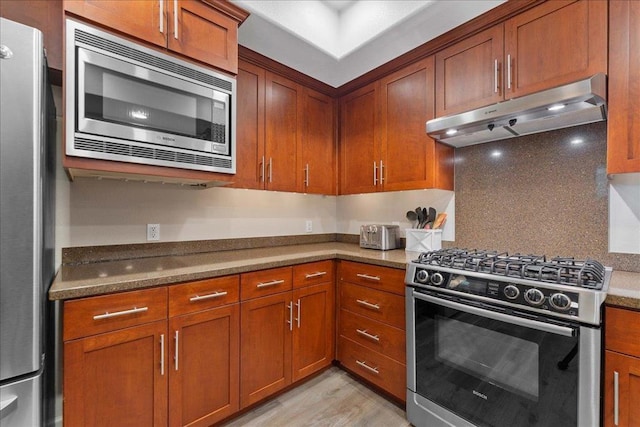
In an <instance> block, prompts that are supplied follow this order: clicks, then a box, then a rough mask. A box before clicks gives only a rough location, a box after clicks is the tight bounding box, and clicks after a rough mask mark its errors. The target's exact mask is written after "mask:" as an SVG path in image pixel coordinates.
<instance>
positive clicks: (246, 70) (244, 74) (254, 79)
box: [230, 61, 266, 189]
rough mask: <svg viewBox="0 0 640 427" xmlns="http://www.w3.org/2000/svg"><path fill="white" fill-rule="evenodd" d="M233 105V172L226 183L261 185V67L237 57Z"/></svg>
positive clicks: (263, 175)
mask: <svg viewBox="0 0 640 427" xmlns="http://www.w3.org/2000/svg"><path fill="white" fill-rule="evenodd" d="M237 85H238V86H237V88H238V90H237V105H236V110H237V114H236V129H237V132H236V174H235V175H234V176H233V184H231V185H230V187H237V188H253V189H263V188H264V177H265V176H266V175H265V163H264V161H265V159H264V155H265V154H264V92H265V70H264V69H262V68H260V67H257V66H255V65H253V64H249V63H247V62H243V61H240V63H239V64H238V77H237Z"/></svg>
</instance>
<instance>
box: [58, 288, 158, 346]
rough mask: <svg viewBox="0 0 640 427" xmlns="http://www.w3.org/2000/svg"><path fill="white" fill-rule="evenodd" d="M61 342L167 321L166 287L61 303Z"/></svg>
mask: <svg viewBox="0 0 640 427" xmlns="http://www.w3.org/2000/svg"><path fill="white" fill-rule="evenodd" d="M63 316H64V318H63V319H64V320H63V339H64V341H68V340H72V339H76V338H81V337H88V336H90V335H95V334H101V333H103V332H109V331H115V330H117V329H123V328H128V327H131V326H135V325H141V324H143V323H148V322H154V321H156V320H165V319H166V318H167V287H166V286H163V287H160V288H154V289H145V290H141V291H131V292H121V293H117V294H111V295H103V296H97V297H89V298H82V299H77V300H70V301H65V302H64V314H63Z"/></svg>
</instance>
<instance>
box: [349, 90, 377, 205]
mask: <svg viewBox="0 0 640 427" xmlns="http://www.w3.org/2000/svg"><path fill="white" fill-rule="evenodd" d="M377 87H378V85H377V83H371V84H369V85H367V86H365V87H363V88H361V89H358V90H356V91H354V92H352V93H350V94H348V95H345V96H344V97H343V98H342V99H341V100H340V194H354V193H372V192H375V191H377V190H378V168H379V165H378V161H379V159H380V154H379V147H378V146H379V144H378V138H379V135H378V132H379V130H378V127H377V120H378V119H377V116H378V93H379V91H378V90H377Z"/></svg>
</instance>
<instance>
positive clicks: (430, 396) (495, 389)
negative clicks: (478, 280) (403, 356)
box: [407, 288, 600, 427]
mask: <svg viewBox="0 0 640 427" xmlns="http://www.w3.org/2000/svg"><path fill="white" fill-rule="evenodd" d="M407 290H408V297H407V319H408V322H407V332H408V337H407V346H408V348H407V354H408V356H407V357H408V361H407V371H408V378H407V387H408V388H409V390H408V397H407V401H408V404H407V413H408V417H409V421H411V422H412V423H413V424H414V425H416V426H421V425H428V426H436V425H442V426H446V425H453V426H487V427H489V426H490V427H500V426H505V427H506V426H509V427H518V426H536V427H541V426H550V427H551V426H553V427H555V426H565V427H569V426H578V425H580V426H581V427H582V426H591V425H597V420H598V418H599V417H598V413H599V402H598V401H597V398H598V394H596V401H595V402H591V404H593V405H595V407H596V410H595V412H594V413H591V412H592V409H587V411H588V412H590V413H591V414H585V416H584V419H582V420H580V424H579V423H578V413H579V395H580V394H581V393H584V392H585V390H580V387H579V383H580V381H581V380H580V373H579V367H580V366H579V365H581V364H582V363H584V361H585V360H587V359H586V358H585V354H584V353H585V351H586V349H584V348H583V349H579V347H580V346H581V345H582V344H580V345H579V343H580V338H581V331H582V330H583V329H588V328H581V327H580V326H578V325H575V324H570V323H562V322H554V323H549V322H544V321H540V320H539V319H537V320H534V317H535V316H531V318H527V317H526V315H524V314H523V316H522V317H518V316H515V315H513V314H507V313H506V312H505V310H504V309H502V308H499V307H490V306H488V305H486V304H483V303H479V302H476V301H470V300H462V299H460V298H452V297H449V296H443V295H438V294H432V293H423V292H421V291H416V290H413V289H411V288H408V289H407ZM409 294H410V295H411V296H409ZM587 334H588V335H591V333H589V332H587ZM597 348H598V351H599V345H598V346H597ZM576 353H578V355H576ZM574 356H575V357H574ZM595 358H596V360H597V361H598V362H599V360H600V359H599V356H597V355H596V356H595ZM563 361H564V362H568V366H566V367H565V369H563V368H562V367H560V365H562V362H563ZM593 368H594V367H593V366H588V367H587V369H593ZM583 370H584V369H583ZM596 372H597V371H596ZM593 376H594V377H595V378H592V379H591V380H590V381H596V380H597V378H598V377H597V374H595V375H593ZM582 381H584V380H582ZM587 382H589V381H587ZM592 386H593V384H592ZM596 388H597V386H596ZM587 394H589V393H587ZM592 397H593V395H592V394H589V396H586V395H585V396H583V398H586V399H591V398H592ZM412 405H413V407H411V406H412ZM416 406H417V407H416ZM580 406H582V405H580ZM580 409H583V408H580ZM429 416H432V417H433V419H432V420H431V421H429V418H428V417H429ZM412 418H413V419H412Z"/></svg>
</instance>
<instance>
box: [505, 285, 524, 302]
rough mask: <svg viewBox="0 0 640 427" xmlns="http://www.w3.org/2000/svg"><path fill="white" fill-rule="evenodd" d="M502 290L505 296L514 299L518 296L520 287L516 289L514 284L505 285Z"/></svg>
mask: <svg viewBox="0 0 640 427" xmlns="http://www.w3.org/2000/svg"><path fill="white" fill-rule="evenodd" d="M502 292H503V293H504V296H505V297H507V298H509V299H511V300H513V299H516V298H518V296H520V289H518V287H517V286H516V285H507V286H505V287H504V289H503V290H502Z"/></svg>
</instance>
